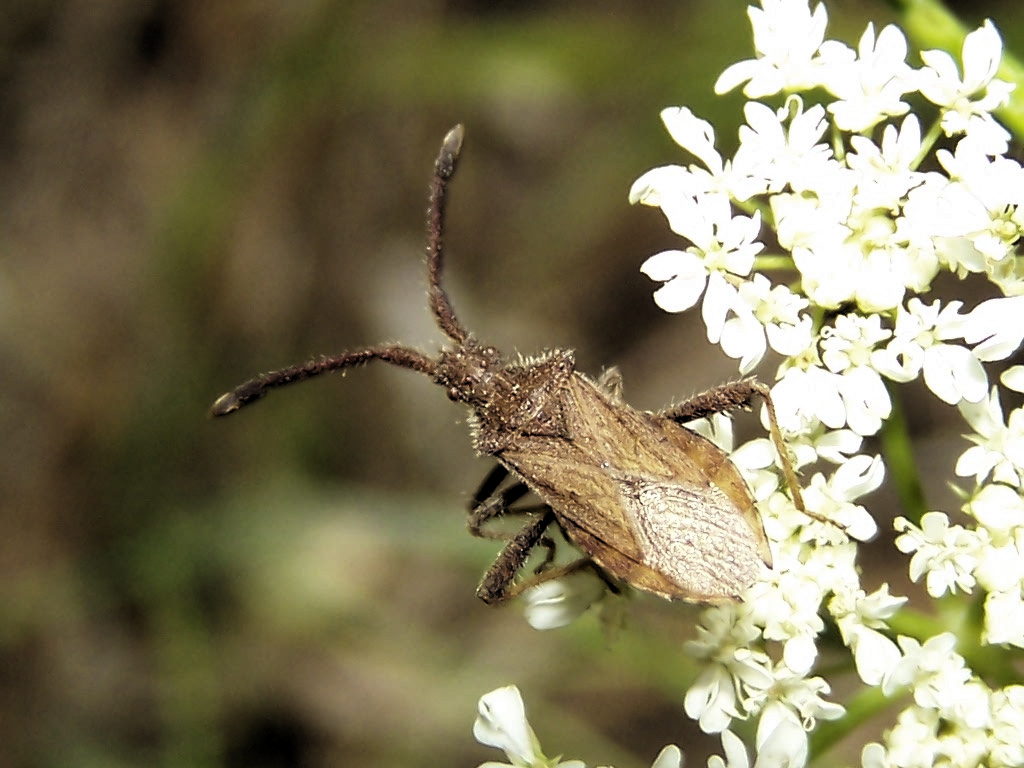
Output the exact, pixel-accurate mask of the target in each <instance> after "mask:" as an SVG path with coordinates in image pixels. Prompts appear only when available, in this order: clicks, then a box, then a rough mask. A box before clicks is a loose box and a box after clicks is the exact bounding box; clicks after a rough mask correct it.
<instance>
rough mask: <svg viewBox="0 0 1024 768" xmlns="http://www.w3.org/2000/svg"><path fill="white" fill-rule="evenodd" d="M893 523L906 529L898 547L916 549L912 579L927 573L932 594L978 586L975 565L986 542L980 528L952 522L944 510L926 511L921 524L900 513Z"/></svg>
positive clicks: (911, 566)
mask: <svg viewBox="0 0 1024 768" xmlns="http://www.w3.org/2000/svg"><path fill="white" fill-rule="evenodd" d="M893 525H894V527H895V528H896V530H897V531H902V532H903V533H902V535H900V536H898V537H897V538H896V548H897V549H899V550H900V552H904V553H908V554H909V553H911V552H913V553H914V556H913V557H912V558H911V559H910V579H911V581H915V582H916V581H918V580H920V578H921V577H922V576H924V575H926V574H927V582H926V583H927V587H928V594H930V595H931V596H932V597H941V596H942V595H944V594H946V592H956V590H957V589H960V590H963V591H964V592H970V591H971V590H972V589H974V582H975V579H974V569H975V567H976V566H977V564H978V556H979V553H980V551H981V548H982V546H983V544H984V543H985V542H984V539H983V537H982V536H981V535H980V534H979V532H977V531H972V530H968V529H966V528H964V527H963V526H962V525H950V524H949V518H948V517H947V516H946V514H945V513H944V512H927V513H925V514H924V515H922V516H921V527H920V528H919V527H917V526H916V525H914V524H913V523H912V522H910V521H909V520H907V519H906V518H904V517H897V518H896V519H895V520H894V521H893Z"/></svg>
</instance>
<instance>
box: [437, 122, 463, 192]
mask: <svg viewBox="0 0 1024 768" xmlns="http://www.w3.org/2000/svg"><path fill="white" fill-rule="evenodd" d="M465 136H466V130H465V128H463V127H462V123H459V124H458V125H456V126H455V127H454V128H452V129H451V130H450V131H448V133H446V134H445V135H444V141H443V142H441V152H440V153H439V154H438V156H437V163H435V168H436V169H437V175H438V176H440V177H441V178H443V179H449V178H451V176H452V174H453V173H455V162H456V161H457V160H458V159H459V153H460V152H461V151H462V140H463V139H464V138H465Z"/></svg>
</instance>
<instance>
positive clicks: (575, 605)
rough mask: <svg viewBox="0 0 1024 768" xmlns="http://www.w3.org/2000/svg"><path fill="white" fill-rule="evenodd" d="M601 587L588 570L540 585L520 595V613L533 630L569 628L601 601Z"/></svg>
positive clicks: (602, 594) (603, 587)
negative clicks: (521, 607)
mask: <svg viewBox="0 0 1024 768" xmlns="http://www.w3.org/2000/svg"><path fill="white" fill-rule="evenodd" d="M605 588H606V587H605V584H604V582H603V581H601V579H600V578H598V577H597V575H596V574H595V573H594V572H593V571H592V570H590V569H589V568H584V569H580V570H578V571H574V572H573V573H570V574H569V575H567V576H563V577H561V578H558V579H550V580H548V581H544V582H541V583H540V584H538V585H537V586H535V587H531V588H530V589H528V590H526V591H525V592H523V602H524V604H525V605H524V607H523V613H524V615H525V616H526V621H527V622H528V623H529V624H530V626H531V627H533V628H534V629H540V630H544V629H557V628H559V627H564V626H566V625H567V624H571V623H572V622H573V621H575V620H576V619H577V618H579V617H580V616H581V615H583V613H584V612H585V611H586V610H587V609H588V608H590V606H591V605H593V604H594V603H595V602H597V601H598V600H600V599H601V597H603V596H604V593H605Z"/></svg>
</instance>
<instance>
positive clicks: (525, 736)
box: [473, 685, 681, 768]
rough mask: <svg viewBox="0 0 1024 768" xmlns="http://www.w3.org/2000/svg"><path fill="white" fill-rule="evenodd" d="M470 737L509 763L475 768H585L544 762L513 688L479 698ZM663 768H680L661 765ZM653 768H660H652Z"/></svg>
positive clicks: (578, 762) (577, 762)
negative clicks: (504, 757) (506, 758)
mask: <svg viewBox="0 0 1024 768" xmlns="http://www.w3.org/2000/svg"><path fill="white" fill-rule="evenodd" d="M478 710H479V714H478V715H477V718H476V722H475V723H473V736H474V737H475V738H476V740H477V741H479V742H480V743H481V744H486V745H487V746H489V747H496V748H497V749H500V750H502V751H503V752H504V753H505V754H506V755H507V756H508V759H509V760H511V764H510V763H496V762H486V763H482V764H481V765H480V766H479V768H586V766H585V765H584V764H583V762H582V761H581V760H567V761H565V762H562V760H561V759H560V758H553V759H551V758H547V757H545V756H544V754H543V753H542V752H541V751H540V744H539V743H538V741H537V736H536V735H535V734H534V732H533V729H532V728H531V727H530V724H529V723H528V722H527V721H526V708H525V707H524V706H523V697H522V695H521V694H520V693H519V689H518V688H516V687H515V686H514V685H506V686H505V687H504V688H497V689H495V690H493V691H491V692H490V693H485V694H484V695H483V696H481V697H480V703H479V706H478ZM664 765H665V766H667V768H681V766H673V765H671V764H670V763H665V764H664ZM653 768H662V766H657V765H656V766H654V767H653Z"/></svg>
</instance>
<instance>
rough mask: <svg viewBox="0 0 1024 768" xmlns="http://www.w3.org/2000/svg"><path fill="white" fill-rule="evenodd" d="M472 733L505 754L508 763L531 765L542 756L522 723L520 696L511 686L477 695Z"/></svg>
mask: <svg viewBox="0 0 1024 768" xmlns="http://www.w3.org/2000/svg"><path fill="white" fill-rule="evenodd" d="M478 710H479V714H478V715H477V718H476V722H475V723H473V736H474V738H476V740H477V741H479V742H480V743H481V744H486V745H487V746H489V747H496V748H498V749H500V750H502V751H503V752H504V753H505V754H506V755H508V758H509V760H511V761H512V765H514V766H516V767H517V768H519V766H532V765H535V764H536V763H538V762H539V761H540V760H542V759H543V755H542V754H541V751H540V744H539V743H538V741H537V737H536V736H535V735H534V733H533V729H532V728H531V727H530V724H529V723H528V722H526V708H525V707H524V706H523V697H522V695H521V694H520V693H519V689H518V688H516V687H515V686H514V685H507V686H505V687H504V688H497V689H495V690H493V691H491V692H490V693H485V694H484V695H483V696H481V697H480V704H479V707H478Z"/></svg>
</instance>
